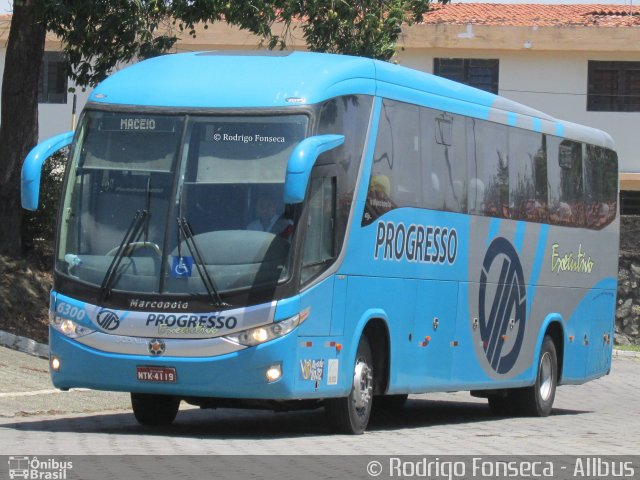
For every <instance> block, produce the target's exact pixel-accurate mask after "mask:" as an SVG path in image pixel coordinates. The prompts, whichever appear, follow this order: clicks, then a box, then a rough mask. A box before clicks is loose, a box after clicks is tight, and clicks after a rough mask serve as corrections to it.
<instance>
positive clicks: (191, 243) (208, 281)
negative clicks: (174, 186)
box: [178, 217, 231, 308]
mask: <svg viewBox="0 0 640 480" xmlns="http://www.w3.org/2000/svg"><path fill="white" fill-rule="evenodd" d="M178 232H180V234H181V236H182V237H183V238H184V243H185V244H186V245H187V248H188V249H189V252H190V253H191V256H192V257H193V259H194V263H195V264H196V268H197V269H198V273H199V274H200V278H201V279H202V283H203V284H204V288H206V289H207V293H208V294H209V297H211V301H212V302H213V305H214V306H215V307H217V308H220V307H230V306H231V305H229V304H228V303H226V302H224V301H223V300H222V298H221V297H220V294H219V293H218V290H216V287H215V285H214V283H213V279H212V278H211V275H209V272H208V271H207V267H206V265H205V263H204V258H203V257H202V254H201V253H200V249H199V248H198V245H197V244H196V241H195V239H194V235H193V230H191V225H189V222H187V219H186V218H184V217H179V218H178ZM178 245H180V239H178Z"/></svg>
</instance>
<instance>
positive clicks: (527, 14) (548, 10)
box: [424, 3, 640, 27]
mask: <svg viewBox="0 0 640 480" xmlns="http://www.w3.org/2000/svg"><path fill="white" fill-rule="evenodd" d="M424 23H426V24H433V25H435V24H454V25H466V24H469V23H471V24H475V25H495V26H521V27H527V26H531V27H533V26H538V27H574V26H586V27H640V5H632V6H630V5H602V4H592V5H546V4H532V3H530V4H504V3H453V4H452V3H449V4H445V5H443V4H435V3H434V4H432V5H431V7H430V10H429V11H428V12H427V13H426V14H425V15H424Z"/></svg>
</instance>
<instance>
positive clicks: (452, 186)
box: [420, 108, 467, 212]
mask: <svg viewBox="0 0 640 480" xmlns="http://www.w3.org/2000/svg"><path fill="white" fill-rule="evenodd" d="M420 123H421V128H420V130H421V133H422V151H421V156H422V185H423V191H422V204H421V205H422V207H424V208H431V209H434V210H444V211H449V212H463V211H466V204H465V200H466V195H465V190H466V182H467V162H466V139H465V135H466V128H465V120H464V118H463V117H461V116H459V115H452V114H450V113H446V112H437V111H435V110H431V109H428V108H421V109H420Z"/></svg>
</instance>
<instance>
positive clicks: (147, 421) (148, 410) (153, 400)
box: [131, 393, 180, 427]
mask: <svg viewBox="0 0 640 480" xmlns="http://www.w3.org/2000/svg"><path fill="white" fill-rule="evenodd" d="M131 407H132V408H133V415H134V416H135V417H136V420H137V421H138V423H140V424H141V425H149V426H156V427H157V426H161V425H170V424H171V423H173V421H174V420H175V418H176V415H177V414H178V408H179V407H180V399H178V398H176V397H172V396H169V395H154V394H149V393H132V394H131Z"/></svg>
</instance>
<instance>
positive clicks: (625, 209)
mask: <svg viewBox="0 0 640 480" xmlns="http://www.w3.org/2000/svg"><path fill="white" fill-rule="evenodd" d="M620 202H621V203H620V213H621V214H622V215H640V192H638V191H633V190H621V191H620Z"/></svg>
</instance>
